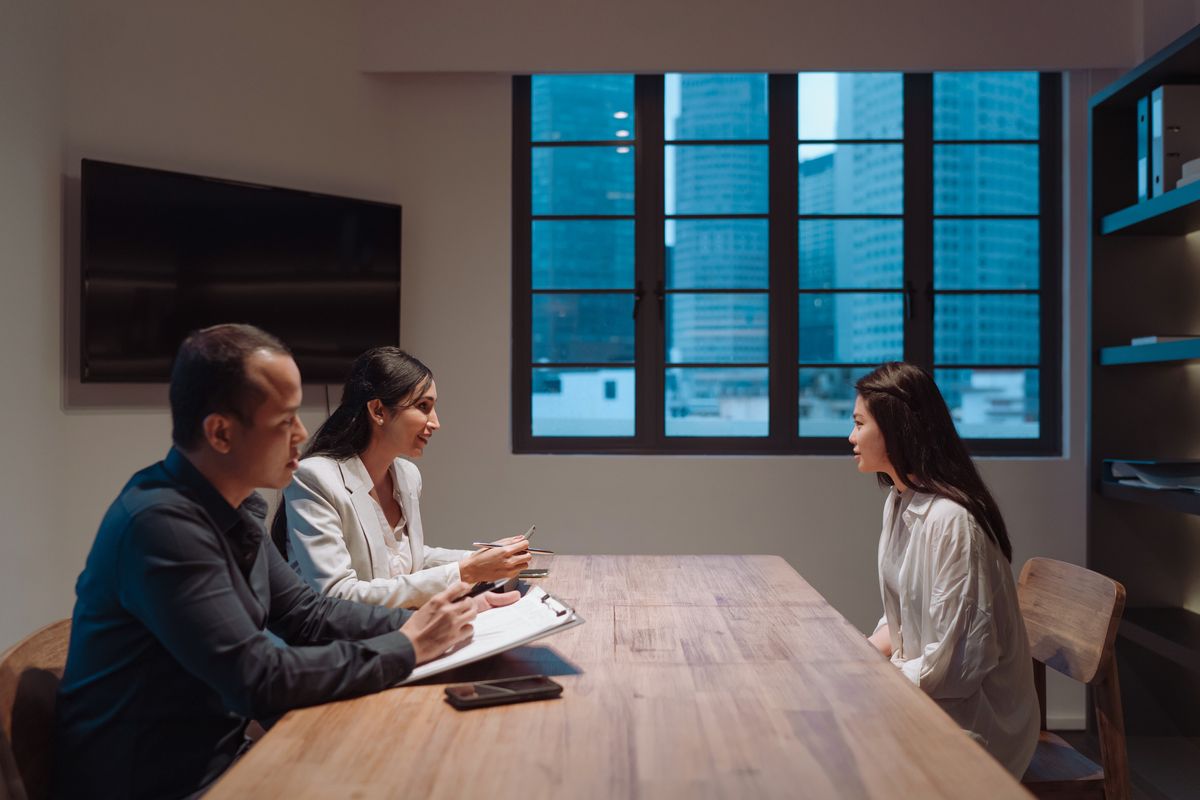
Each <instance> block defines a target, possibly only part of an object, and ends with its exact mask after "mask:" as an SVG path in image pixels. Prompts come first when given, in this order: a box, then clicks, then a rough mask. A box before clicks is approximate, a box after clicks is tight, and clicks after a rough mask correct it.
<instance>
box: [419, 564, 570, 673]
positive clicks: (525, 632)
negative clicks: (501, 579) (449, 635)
mask: <svg viewBox="0 0 1200 800" xmlns="http://www.w3.org/2000/svg"><path fill="white" fill-rule="evenodd" d="M582 624H583V618H582V617H580V616H579V615H578V614H576V613H575V610H574V609H572V608H571V607H570V606H568V605H566V604H565V603H563V602H562V601H560V600H558V599H556V598H555V597H553V596H552V595H550V594H549V593H548V592H546V590H544V589H542V588H541V587H540V586H534V587H532V588H530V590H529V591H528V592H526V593H525V596H524V597H522V598H521V599H520V600H518V601H517V602H515V603H513V604H512V605H509V606H502V607H501V608H493V609H490V610H488V611H485V612H483V613H482V614H480V615H479V616H477V617H476V618H475V635H474V637H473V638H472V639H471V641H470V642H468V643H467V644H465V645H463V646H462V647H460V648H459V649H457V650H455V651H454V652H452V653H447V654H446V655H444V656H441V657H440V658H435V659H434V660H432V661H429V662H427V663H425V664H421V665H420V666H418V667H415V668H414V669H413V671H412V673H411V674H409V676H408V677H407V678H405V679H404V680H402V681H400V682H399V683H397V684H396V685H397V686H403V685H405V684H407V683H413V682H414V681H419V680H422V679H424V678H428V677H429V676H430V675H437V674H438V673H439V672H445V671H446V670H449V669H454V668H455V667H461V666H463V665H464V664H472V663H474V662H476V661H480V660H482V659H485V658H487V657H488V656H494V655H496V654H497V653H503V652H504V651H505V650H511V649H512V648H514V647H520V646H521V645H523V644H529V643H530V642H533V641H536V640H538V639H541V638H543V637H546V636H550V635H552V634H555V633H560V632H561V631H565V630H567V629H569V628H574V627H575V626H576V625H582Z"/></svg>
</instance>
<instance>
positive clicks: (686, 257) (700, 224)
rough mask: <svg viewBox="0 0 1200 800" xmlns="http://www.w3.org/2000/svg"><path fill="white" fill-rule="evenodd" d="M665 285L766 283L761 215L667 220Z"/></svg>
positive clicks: (722, 286)
mask: <svg viewBox="0 0 1200 800" xmlns="http://www.w3.org/2000/svg"><path fill="white" fill-rule="evenodd" d="M665 233H666V243H667V288H669V289H766V288H767V272H768V269H767V268H768V261H767V259H768V256H769V250H770V249H769V243H770V239H769V236H768V232H767V221H766V220H765V219H693V220H683V219H681V220H667V223H666V231H665Z"/></svg>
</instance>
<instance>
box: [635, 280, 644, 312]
mask: <svg viewBox="0 0 1200 800" xmlns="http://www.w3.org/2000/svg"><path fill="white" fill-rule="evenodd" d="M645 294H646V293H645V292H644V291H643V290H642V282H641V281H638V282H637V286H636V287H635V288H634V290H633V318H634V319H637V315H638V308H639V307H640V306H641V305H642V296H643V295H645Z"/></svg>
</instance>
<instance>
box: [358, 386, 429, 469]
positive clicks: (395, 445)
mask: <svg viewBox="0 0 1200 800" xmlns="http://www.w3.org/2000/svg"><path fill="white" fill-rule="evenodd" d="M375 402H376V401H372V405H374V404H375ZM436 405H437V385H436V384H434V383H433V382H432V381H430V383H429V388H428V389H426V390H425V393H424V394H422V395H421V396H420V397H418V398H417V399H416V402H410V403H409V404H408V405H405V406H404V407H402V408H398V409H396V410H395V411H392V410H390V409H386V408H383V407H382V405H380V407H379V408H377V409H372V410H371V414H372V416H373V417H374V421H375V424H376V425H377V427H378V428H379V430H378V432H377V434H376V435H377V436H378V437H380V438H381V439H382V442H381V443H382V444H383V445H384V446H385V447H386V449H387V450H388V451H389V452H393V453H396V454H397V455H402V456H408V457H409V458H420V457H421V454H422V453H424V452H425V445H427V444H429V439H430V437H431V436H433V432H434V431H436V430H437V429H438V428H440V427H442V424H441V423H440V422H439V421H438V415H437V409H436V408H435V406H436ZM380 419H382V420H383V422H382V423H380V422H379V420H380Z"/></svg>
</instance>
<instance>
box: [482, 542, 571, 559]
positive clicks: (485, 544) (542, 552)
mask: <svg viewBox="0 0 1200 800" xmlns="http://www.w3.org/2000/svg"><path fill="white" fill-rule="evenodd" d="M471 547H508V545H506V544H497V543H496V542H471ZM529 552H531V553H534V554H535V555H547V556H552V555H554V551H553V550H542V549H540V548H537V547H531V548H529Z"/></svg>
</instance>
